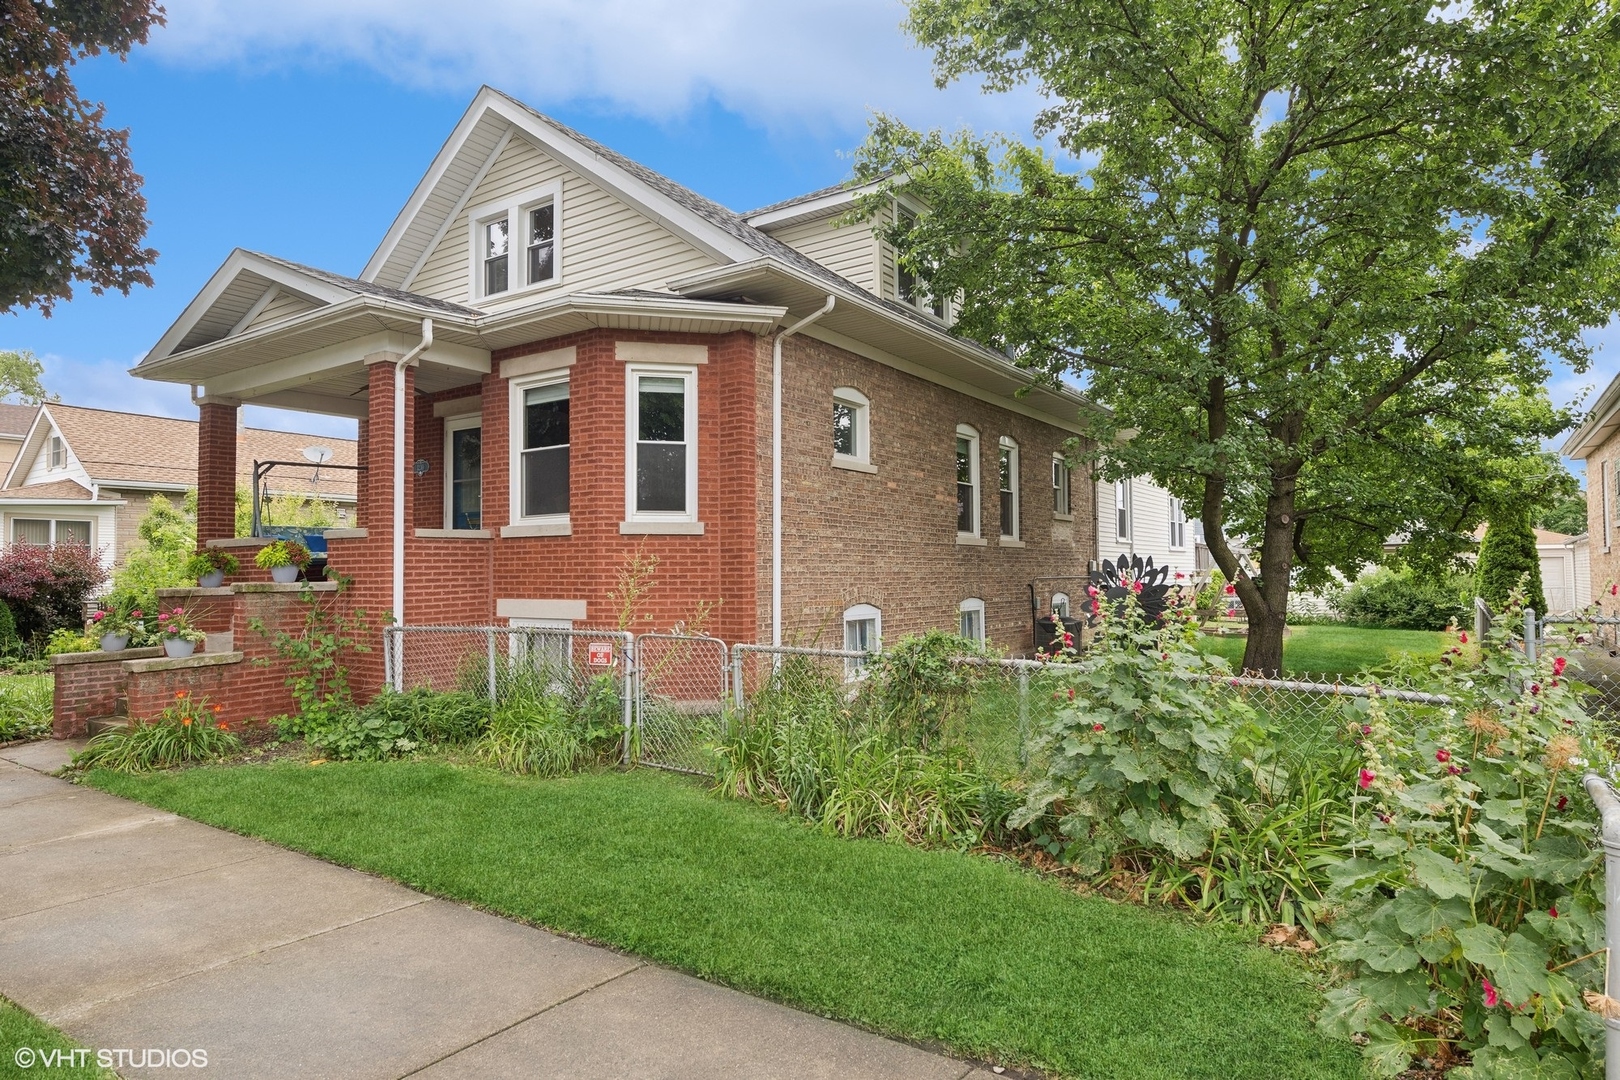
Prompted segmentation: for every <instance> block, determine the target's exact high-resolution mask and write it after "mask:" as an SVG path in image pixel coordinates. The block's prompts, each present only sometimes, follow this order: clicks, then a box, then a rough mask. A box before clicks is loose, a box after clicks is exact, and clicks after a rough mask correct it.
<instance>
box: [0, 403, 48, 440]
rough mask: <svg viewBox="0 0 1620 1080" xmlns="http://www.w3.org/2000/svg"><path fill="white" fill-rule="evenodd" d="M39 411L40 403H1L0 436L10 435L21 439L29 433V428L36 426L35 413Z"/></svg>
mask: <svg viewBox="0 0 1620 1080" xmlns="http://www.w3.org/2000/svg"><path fill="white" fill-rule="evenodd" d="M38 412H39V406H38V405H3V404H0V436H5V435H10V436H12V437H13V438H17V439H20V438H22V437H23V436H24V435H27V434H28V429H29V428H31V427H33V426H34V414H36V413H38Z"/></svg>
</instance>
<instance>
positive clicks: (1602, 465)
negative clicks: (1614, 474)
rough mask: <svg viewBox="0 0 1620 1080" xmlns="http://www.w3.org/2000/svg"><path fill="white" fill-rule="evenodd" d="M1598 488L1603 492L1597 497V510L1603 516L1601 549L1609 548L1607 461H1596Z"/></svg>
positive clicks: (1606, 549)
mask: <svg viewBox="0 0 1620 1080" xmlns="http://www.w3.org/2000/svg"><path fill="white" fill-rule="evenodd" d="M1598 490H1599V491H1601V492H1602V493H1603V494H1602V496H1601V497H1600V498H1599V500H1598V503H1599V511H1600V513H1601V515H1602V517H1603V550H1604V552H1605V553H1606V552H1608V550H1609V463H1608V462H1607V461H1600V462H1598Z"/></svg>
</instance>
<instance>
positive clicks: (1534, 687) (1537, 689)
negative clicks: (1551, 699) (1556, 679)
mask: <svg viewBox="0 0 1620 1080" xmlns="http://www.w3.org/2000/svg"><path fill="white" fill-rule="evenodd" d="M1530 692H1531V693H1532V694H1539V693H1541V684H1540V683H1538V682H1533V683H1531V684H1530Z"/></svg>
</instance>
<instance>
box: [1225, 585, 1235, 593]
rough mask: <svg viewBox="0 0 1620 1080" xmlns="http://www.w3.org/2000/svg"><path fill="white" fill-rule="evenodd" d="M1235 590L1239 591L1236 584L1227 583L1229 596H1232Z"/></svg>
mask: <svg viewBox="0 0 1620 1080" xmlns="http://www.w3.org/2000/svg"><path fill="white" fill-rule="evenodd" d="M1235 592H1237V586H1236V585H1227V586H1226V595H1227V596H1231V595H1232V594H1233V593H1235Z"/></svg>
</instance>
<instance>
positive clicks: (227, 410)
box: [197, 401, 238, 545]
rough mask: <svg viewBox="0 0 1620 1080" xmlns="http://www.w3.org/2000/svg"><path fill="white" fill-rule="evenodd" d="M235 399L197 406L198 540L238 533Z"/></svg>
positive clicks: (223, 538)
mask: <svg viewBox="0 0 1620 1080" xmlns="http://www.w3.org/2000/svg"><path fill="white" fill-rule="evenodd" d="M237 408H238V406H237V405H236V404H235V403H234V402H231V403H226V402H221V401H205V402H203V403H202V404H200V405H198V406H197V543H198V544H199V545H203V544H206V543H207V542H208V541H210V540H229V539H230V538H231V537H233V536H235V535H236V410H237Z"/></svg>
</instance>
